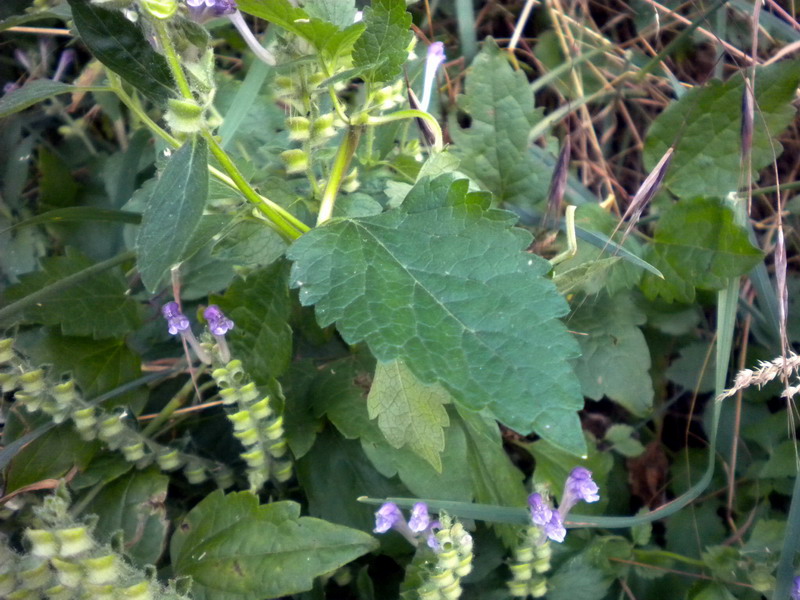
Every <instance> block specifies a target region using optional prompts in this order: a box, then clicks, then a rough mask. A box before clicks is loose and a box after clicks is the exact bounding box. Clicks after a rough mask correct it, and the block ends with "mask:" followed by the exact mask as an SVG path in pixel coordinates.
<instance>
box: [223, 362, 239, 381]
mask: <svg viewBox="0 0 800 600" xmlns="http://www.w3.org/2000/svg"><path fill="white" fill-rule="evenodd" d="M225 368H226V369H228V373H229V374H230V377H231V381H233V382H236V383H238V382H241V381H242V377H244V367H243V366H242V361H240V360H239V359H238V358H236V359H234V360H232V361H230V362H229V363H228V364H227V365H225Z"/></svg>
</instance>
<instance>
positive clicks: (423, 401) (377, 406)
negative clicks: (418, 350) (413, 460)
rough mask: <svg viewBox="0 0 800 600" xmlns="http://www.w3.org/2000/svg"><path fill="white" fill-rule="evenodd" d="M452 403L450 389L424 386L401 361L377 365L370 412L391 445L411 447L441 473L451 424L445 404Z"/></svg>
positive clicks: (370, 398) (371, 393)
mask: <svg viewBox="0 0 800 600" xmlns="http://www.w3.org/2000/svg"><path fill="white" fill-rule="evenodd" d="M449 402H450V394H448V393H447V390H445V389H444V388H443V387H441V386H440V385H439V384H433V385H425V384H423V383H421V382H420V381H419V380H418V379H417V378H416V377H414V374H413V373H412V372H411V371H410V370H409V369H408V367H406V366H405V364H403V362H402V361H399V360H394V361H391V362H388V363H382V362H379V363H378V365H377V367H376V369H375V379H374V380H373V382H372V388H370V391H369V396H368V397H367V409H368V410H369V418H370V419H375V418H377V419H378V426H379V427H380V428H381V431H382V432H383V435H384V436H385V437H386V440H387V441H388V442H389V443H390V444H391V445H392V446H394V447H395V448H402V447H403V446H405V445H406V444H408V446H409V448H410V449H411V450H413V451H414V452H415V453H417V454H418V455H419V456H421V457H422V458H424V459H425V460H426V461H428V462H429V463H430V464H431V466H432V467H433V468H434V469H436V470H437V471H438V472H440V473H441V472H442V457H441V452H442V450H444V428H445V427H447V426H448V425H449V424H450V419H449V418H448V417H447V410H446V409H445V408H444V405H445V404H447V403H449Z"/></svg>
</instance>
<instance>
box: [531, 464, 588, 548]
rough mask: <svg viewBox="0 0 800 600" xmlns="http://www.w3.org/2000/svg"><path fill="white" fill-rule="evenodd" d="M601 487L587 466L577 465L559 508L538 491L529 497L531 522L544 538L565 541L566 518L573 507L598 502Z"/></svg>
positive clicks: (566, 482)
mask: <svg viewBox="0 0 800 600" xmlns="http://www.w3.org/2000/svg"><path fill="white" fill-rule="evenodd" d="M599 491H600V490H599V488H598V487H597V484H596V483H595V482H594V480H593V479H592V472H591V471H589V469H586V468H585V467H575V468H574V469H572V472H571V473H570V474H569V477H567V480H566V481H565V482H564V493H563V495H562V497H561V504H560V505H559V507H558V510H555V509H554V508H552V506H551V505H550V503H549V502H548V501H546V500H545V499H544V498H543V497H542V495H541V494H540V493H538V492H534V493H533V494H531V495H530V497H529V498H528V506H529V508H530V511H531V522H532V523H533V524H534V525H535V526H537V527H538V528H539V530H540V531H541V532H542V534H543V539H544V538H545V537H546V538H549V539H551V540H553V541H554V542H563V541H564V536H565V535H566V534H567V530H566V529H565V528H564V518H565V517H566V516H567V513H569V511H570V510H572V507H573V506H575V505H576V504H577V503H578V502H581V501H583V502H597V501H598V500H600V495H599Z"/></svg>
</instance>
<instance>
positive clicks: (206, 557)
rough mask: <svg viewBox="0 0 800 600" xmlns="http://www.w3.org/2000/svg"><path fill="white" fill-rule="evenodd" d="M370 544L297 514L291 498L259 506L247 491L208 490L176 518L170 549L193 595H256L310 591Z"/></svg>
mask: <svg viewBox="0 0 800 600" xmlns="http://www.w3.org/2000/svg"><path fill="white" fill-rule="evenodd" d="M377 545H378V544H377V542H376V540H375V539H374V538H373V537H371V536H370V535H367V534H366V533H363V532H361V531H357V530H355V529H350V528H347V527H342V526H340V525H334V524H332V523H328V522H327V521H322V520H320V519H314V518H311V517H301V516H300V505H299V504H296V503H294V502H288V501H287V502H273V503H272V504H266V505H259V504H258V499H257V498H256V497H255V496H254V495H253V494H250V493H249V492H239V493H234V494H228V495H227V496H226V495H224V494H223V493H222V492H221V491H216V492H214V493H212V494H210V495H209V496H207V497H206V498H205V500H203V501H202V502H201V503H200V504H198V505H197V506H195V507H194V508H193V509H192V510H191V511H190V512H189V514H188V515H187V516H186V518H185V519H184V520H183V522H182V523H181V524H180V526H179V527H178V529H177V531H176V532H175V535H174V536H173V537H172V542H171V547H170V553H171V556H172V566H173V570H174V573H175V575H178V576H186V575H188V576H190V577H191V578H192V580H193V582H194V583H193V585H192V596H193V597H194V598H195V599H196V600H262V599H264V598H278V597H280V596H286V595H289V594H296V593H299V592H304V591H306V590H310V589H311V586H312V584H313V580H314V577H317V576H319V575H323V574H325V573H329V572H331V571H333V570H335V569H337V568H339V567H341V566H342V565H344V564H346V563H348V562H350V561H351V560H354V559H356V558H358V557H359V556H361V555H363V554H365V553H367V552H369V551H371V550H374V549H375V548H376V547H377Z"/></svg>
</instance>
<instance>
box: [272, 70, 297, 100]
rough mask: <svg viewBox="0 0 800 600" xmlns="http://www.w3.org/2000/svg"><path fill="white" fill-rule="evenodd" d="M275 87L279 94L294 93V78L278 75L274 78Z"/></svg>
mask: <svg viewBox="0 0 800 600" xmlns="http://www.w3.org/2000/svg"><path fill="white" fill-rule="evenodd" d="M274 82H275V87H277V88H278V94H279V95H281V96H291V95H293V94H294V87H295V86H294V79H292V78H291V77H289V76H288V75H280V76H278V77H276V78H275V79H274Z"/></svg>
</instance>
